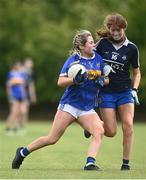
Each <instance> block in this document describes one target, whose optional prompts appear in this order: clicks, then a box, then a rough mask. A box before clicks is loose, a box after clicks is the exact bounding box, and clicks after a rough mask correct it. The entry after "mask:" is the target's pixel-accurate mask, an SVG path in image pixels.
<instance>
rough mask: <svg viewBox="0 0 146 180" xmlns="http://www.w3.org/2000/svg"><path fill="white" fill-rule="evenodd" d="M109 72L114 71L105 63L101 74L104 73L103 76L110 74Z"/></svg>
mask: <svg viewBox="0 0 146 180" xmlns="http://www.w3.org/2000/svg"><path fill="white" fill-rule="evenodd" d="M111 72H112V73H116V72H115V71H114V70H113V68H112V67H111V66H110V65H108V64H106V65H105V66H104V68H103V74H104V76H109V74H110V73H111Z"/></svg>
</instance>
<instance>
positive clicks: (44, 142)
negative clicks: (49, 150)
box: [27, 110, 75, 152]
mask: <svg viewBox="0 0 146 180" xmlns="http://www.w3.org/2000/svg"><path fill="white" fill-rule="evenodd" d="M74 120H75V118H74V117H73V116H72V115H70V114H69V113H67V112H63V111H61V110H58V111H57V112H56V115H55V118H54V122H53V125H52V128H51V131H50V133H49V134H48V136H43V137H40V138H38V139H36V140H35V141H33V142H32V143H31V144H29V145H28V146H27V149H28V151H29V152H32V151H35V150H37V149H40V148H42V147H44V146H48V145H51V144H55V143H56V142H57V141H58V140H59V139H60V137H61V136H62V135H63V133H64V131H65V129H66V128H67V127H68V126H69V125H70V124H71V123H72V122H73V121H74Z"/></svg>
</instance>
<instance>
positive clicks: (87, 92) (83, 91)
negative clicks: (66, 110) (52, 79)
mask: <svg viewBox="0 0 146 180" xmlns="http://www.w3.org/2000/svg"><path fill="white" fill-rule="evenodd" d="M75 61H78V63H79V64H82V65H84V66H85V67H86V69H87V70H101V71H103V60H102V57H101V56H100V55H98V54H97V53H96V52H95V53H94V54H93V56H92V57H91V58H86V57H81V56H79V55H78V54H74V55H71V56H70V57H69V58H68V59H67V60H66V62H65V64H64V66H63V68H62V70H61V72H60V76H67V72H68V69H69V67H70V66H71V64H72V63H74V62H75ZM97 91H98V87H97V84H96V82H95V80H89V79H87V80H86V81H85V82H84V83H83V84H82V85H71V86H69V87H67V88H66V90H65V92H64V94H63V96H62V98H61V100H60V104H62V105H63V104H69V105H71V106H73V107H75V108H78V109H80V110H85V111H88V110H91V109H93V108H94V106H95V97H96V94H97Z"/></svg>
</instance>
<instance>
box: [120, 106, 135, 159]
mask: <svg viewBox="0 0 146 180" xmlns="http://www.w3.org/2000/svg"><path fill="white" fill-rule="evenodd" d="M118 110H119V114H120V119H121V121H122V129H123V159H127V160H129V158H130V152H131V148H132V143H133V117H134V104H132V103H129V104H124V105H122V106H120V107H119V108H118Z"/></svg>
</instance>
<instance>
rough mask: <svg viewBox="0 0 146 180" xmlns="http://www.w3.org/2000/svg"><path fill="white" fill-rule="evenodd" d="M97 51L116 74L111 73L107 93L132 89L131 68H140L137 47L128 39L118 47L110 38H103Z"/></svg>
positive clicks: (97, 45)
mask: <svg viewBox="0 0 146 180" xmlns="http://www.w3.org/2000/svg"><path fill="white" fill-rule="evenodd" d="M96 51H97V53H98V54H100V55H101V56H102V58H103V60H104V63H106V64H109V65H110V66H111V67H112V68H113V70H114V71H115V72H116V73H110V76H109V78H110V83H109V85H107V86H104V88H103V91H106V92H122V91H126V90H129V89H130V88H131V78H130V66H132V67H133V68H138V67H139V51H138V48H137V46H136V45H135V44H134V43H132V42H130V41H129V40H128V39H127V38H126V39H125V41H124V43H123V44H122V45H121V46H120V47H118V48H117V47H116V46H115V45H114V44H113V43H112V42H111V41H110V40H109V39H108V38H102V39H101V40H100V41H99V42H97V44H96Z"/></svg>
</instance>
